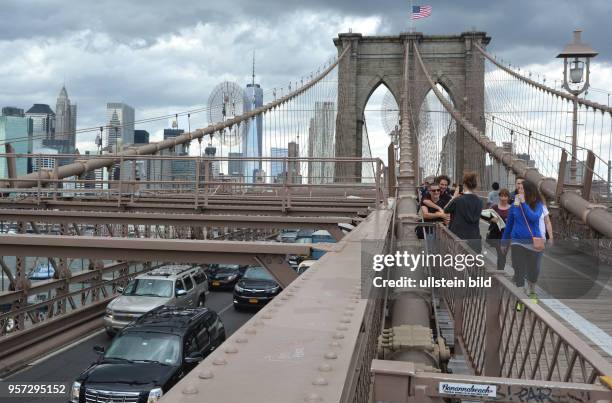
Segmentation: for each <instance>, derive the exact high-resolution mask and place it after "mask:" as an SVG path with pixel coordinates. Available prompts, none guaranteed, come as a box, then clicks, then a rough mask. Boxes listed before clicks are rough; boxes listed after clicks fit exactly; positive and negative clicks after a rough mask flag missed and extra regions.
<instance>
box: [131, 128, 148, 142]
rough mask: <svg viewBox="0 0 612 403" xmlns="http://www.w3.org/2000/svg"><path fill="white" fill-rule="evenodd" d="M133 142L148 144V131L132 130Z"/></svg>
mask: <svg viewBox="0 0 612 403" xmlns="http://www.w3.org/2000/svg"><path fill="white" fill-rule="evenodd" d="M134 144H135V145H143V144H149V132H148V131H146V130H134Z"/></svg>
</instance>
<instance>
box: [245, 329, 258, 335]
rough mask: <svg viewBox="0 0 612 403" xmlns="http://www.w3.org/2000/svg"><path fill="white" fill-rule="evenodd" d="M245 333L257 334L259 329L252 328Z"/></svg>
mask: <svg viewBox="0 0 612 403" xmlns="http://www.w3.org/2000/svg"><path fill="white" fill-rule="evenodd" d="M244 332H245V333H247V334H257V329H253V328H250V329H247V330H245V331H244Z"/></svg>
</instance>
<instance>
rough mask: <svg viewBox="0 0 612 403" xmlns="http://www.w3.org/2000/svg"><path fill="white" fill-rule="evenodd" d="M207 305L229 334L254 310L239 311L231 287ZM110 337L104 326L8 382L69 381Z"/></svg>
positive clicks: (14, 401)
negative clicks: (96, 347)
mask: <svg viewBox="0 0 612 403" xmlns="http://www.w3.org/2000/svg"><path fill="white" fill-rule="evenodd" d="M206 306H207V307H208V308H209V309H211V310H213V311H216V312H217V313H219V315H220V316H221V319H222V320H223V323H224V325H225V329H226V333H227V336H228V337H229V336H230V335H231V334H232V333H234V332H235V331H236V330H238V329H239V328H240V327H241V326H242V325H243V324H244V323H245V322H246V321H248V320H249V319H250V318H251V316H253V314H254V312H243V311H236V310H235V309H234V308H233V304H232V292H231V291H212V292H210V293H209V294H208V296H207V300H206ZM110 342H111V338H110V337H109V336H107V335H106V332H105V331H104V329H100V330H99V331H97V332H95V333H93V334H90V335H89V336H86V337H84V338H83V339H82V340H81V341H78V342H76V343H73V344H71V345H69V346H66V347H64V348H62V349H60V350H58V351H55V352H53V353H50V354H49V355H48V356H46V357H42V358H40V359H38V360H36V361H34V362H32V363H30V365H28V366H27V367H25V368H23V369H21V370H19V371H17V372H15V373H13V374H11V375H9V376H7V377H5V378H3V379H2V381H5V382H61V383H70V384H72V381H74V380H75V379H76V377H77V376H78V375H79V374H80V373H81V372H83V371H84V370H85V369H87V368H88V367H89V365H90V364H91V363H93V362H95V361H96V359H97V355H96V354H95V353H94V351H93V347H94V346H104V347H105V348H106V347H108V346H109V345H110ZM0 400H1V401H2V403H26V400H24V398H11V399H9V398H2V399H0ZM67 401H68V397H67V396H62V397H57V398H52V397H44V398H43V397H41V398H28V399H27V402H28V403H29V402H45V403H47V402H49V403H56V402H57V403H59V402H62V403H65V402H67Z"/></svg>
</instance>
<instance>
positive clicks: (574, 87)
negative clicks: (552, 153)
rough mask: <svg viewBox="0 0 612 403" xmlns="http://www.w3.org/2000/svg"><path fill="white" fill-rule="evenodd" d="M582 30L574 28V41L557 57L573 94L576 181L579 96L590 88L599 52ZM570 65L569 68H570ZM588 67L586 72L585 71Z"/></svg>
mask: <svg viewBox="0 0 612 403" xmlns="http://www.w3.org/2000/svg"><path fill="white" fill-rule="evenodd" d="M581 34H582V31H581V30H579V29H577V30H574V42H572V43H569V44H567V45H566V46H565V49H563V51H562V52H561V53H559V55H558V56H557V58H560V59H563V88H564V89H565V90H566V91H567V92H569V93H570V94H572V95H573V98H574V99H573V107H574V108H573V115H572V162H571V164H570V181H571V183H572V184H575V183H576V171H577V166H576V165H577V158H576V157H577V142H578V96H579V95H580V94H582V93H583V92H585V91H586V90H588V88H589V75H590V69H589V67H590V62H591V58H592V57H595V56H597V54H598V53H597V52H596V51H595V50H594V49H593V48H591V47H590V46H589V45H587V44H586V43H582V40H581ZM568 65H569V68H568ZM585 67H586V74H585V72H584V70H585Z"/></svg>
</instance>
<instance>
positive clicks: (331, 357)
mask: <svg viewBox="0 0 612 403" xmlns="http://www.w3.org/2000/svg"><path fill="white" fill-rule="evenodd" d="M325 358H327V359H328V360H335V359H336V358H338V354H336V353H334V352H333V351H329V352H327V353H325Z"/></svg>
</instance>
